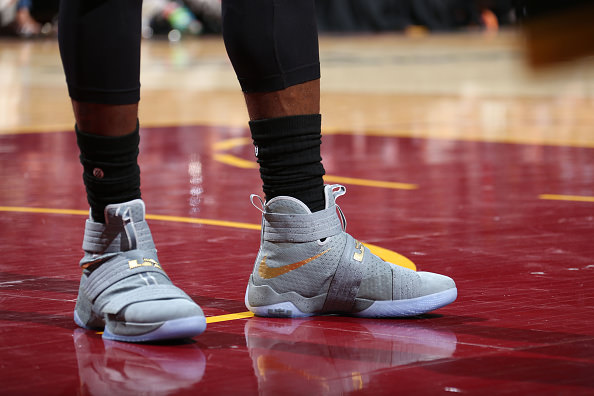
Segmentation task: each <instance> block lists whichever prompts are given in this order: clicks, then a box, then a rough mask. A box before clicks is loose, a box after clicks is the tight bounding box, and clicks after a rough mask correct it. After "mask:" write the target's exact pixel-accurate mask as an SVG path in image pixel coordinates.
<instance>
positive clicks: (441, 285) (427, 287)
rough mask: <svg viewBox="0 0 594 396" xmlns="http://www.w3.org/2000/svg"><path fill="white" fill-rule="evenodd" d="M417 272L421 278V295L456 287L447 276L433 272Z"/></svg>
mask: <svg viewBox="0 0 594 396" xmlns="http://www.w3.org/2000/svg"><path fill="white" fill-rule="evenodd" d="M417 274H418V275H419V277H420V278H421V296H427V295H429V294H435V293H439V292H442V291H445V290H449V289H455V288H456V283H455V282H454V280H453V279H452V278H450V277H448V276H445V275H440V274H434V273H433V272H417Z"/></svg>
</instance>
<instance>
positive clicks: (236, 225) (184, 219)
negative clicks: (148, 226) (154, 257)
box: [146, 214, 260, 230]
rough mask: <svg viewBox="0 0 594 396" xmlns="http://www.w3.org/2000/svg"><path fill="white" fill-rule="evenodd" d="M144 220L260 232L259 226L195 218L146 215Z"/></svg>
mask: <svg viewBox="0 0 594 396" xmlns="http://www.w3.org/2000/svg"><path fill="white" fill-rule="evenodd" d="M146 218H147V219H149V220H162V221H173V222H179V223H192V224H205V225H214V226H220V227H231V228H243V229H246V230H260V224H250V223H240V222H238V221H226V220H211V219H198V218H195V217H180V216H165V215H154V214H147V215H146Z"/></svg>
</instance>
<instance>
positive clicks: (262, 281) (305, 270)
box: [245, 185, 457, 318]
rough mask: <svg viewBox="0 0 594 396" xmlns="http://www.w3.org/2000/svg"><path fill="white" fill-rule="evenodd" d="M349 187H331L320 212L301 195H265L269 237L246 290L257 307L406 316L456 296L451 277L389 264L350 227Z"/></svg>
mask: <svg viewBox="0 0 594 396" xmlns="http://www.w3.org/2000/svg"><path fill="white" fill-rule="evenodd" d="M345 192H346V188H345V187H343V186H340V185H331V186H326V187H325V196H326V208H325V209H324V210H321V211H318V212H315V213H312V212H311V211H310V210H309V208H308V207H307V206H306V205H305V204H304V203H303V202H301V201H299V200H298V199H296V198H292V197H284V196H283V197H275V198H273V199H271V200H270V201H269V202H266V203H264V202H263V201H262V199H261V198H260V204H261V205H262V208H258V209H260V211H262V214H263V215H262V239H261V245H260V251H259V252H258V255H257V257H256V262H255V265H254V270H253V273H252V275H251V276H250V279H249V282H248V287H247V291H246V296H245V304H246V306H247V308H248V309H249V310H250V311H252V312H254V314H256V315H258V316H268V317H304V316H311V315H319V314H346V315H355V316H361V317H376V318H377V317H404V316H414V315H419V314H423V313H426V312H429V311H433V310H435V309H438V308H441V307H443V306H445V305H447V304H450V303H451V302H453V301H454V300H455V299H456V297H457V289H456V284H455V283H454V281H453V280H452V279H451V278H449V277H447V276H443V275H439V274H434V273H431V272H415V271H413V270H410V269H407V268H404V267H400V266H397V265H394V264H391V263H388V262H386V261H384V260H382V259H380V258H379V257H377V256H376V255H374V254H372V253H371V252H370V251H369V249H368V248H367V247H365V246H364V245H363V244H361V243H360V242H359V241H357V240H355V239H354V238H353V237H352V236H350V235H349V234H347V233H346V232H345V229H346V220H345V218H344V215H343V214H342V211H341V210H340V208H339V207H338V206H337V205H336V202H335V201H336V198H338V197H339V196H341V195H343V194H344V193H345ZM256 197H257V196H255V195H252V203H254V198H256ZM257 198H259V197H257ZM254 206H256V205H255V204H254Z"/></svg>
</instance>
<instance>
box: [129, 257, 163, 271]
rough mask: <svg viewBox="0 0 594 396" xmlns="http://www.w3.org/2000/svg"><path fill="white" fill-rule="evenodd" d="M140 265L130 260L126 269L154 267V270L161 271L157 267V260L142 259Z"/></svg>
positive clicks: (136, 261) (158, 266)
mask: <svg viewBox="0 0 594 396" xmlns="http://www.w3.org/2000/svg"><path fill="white" fill-rule="evenodd" d="M142 260H143V261H142V263H139V262H138V260H130V261H128V267H130V269H134V268H138V267H155V268H159V269H161V270H162V269H163V268H161V266H160V265H159V263H158V262H157V260H153V259H148V258H145V259H142Z"/></svg>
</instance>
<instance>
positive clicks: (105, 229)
mask: <svg viewBox="0 0 594 396" xmlns="http://www.w3.org/2000/svg"><path fill="white" fill-rule="evenodd" d="M110 220H113V218H112V219H110ZM82 248H83V250H84V251H85V253H86V255H85V256H89V255H101V254H110V253H119V252H122V251H127V250H133V249H141V250H152V249H155V244H154V242H153V236H152V234H151V230H150V228H149V226H148V223H147V222H146V221H139V222H136V223H133V222H131V221H125V220H123V221H122V222H121V223H113V222H112V223H110V224H102V223H95V222H94V221H91V220H87V222H86V225H85V236H84V239H83V244H82ZM88 259H89V257H85V259H83V261H81V265H83V264H86V263H87V262H88ZM93 259H96V257H94V258H93Z"/></svg>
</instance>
